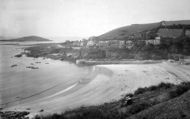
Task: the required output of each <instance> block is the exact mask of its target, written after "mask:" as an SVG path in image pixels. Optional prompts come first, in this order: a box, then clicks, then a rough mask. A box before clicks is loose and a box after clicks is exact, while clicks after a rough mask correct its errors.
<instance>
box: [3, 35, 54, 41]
mask: <svg viewBox="0 0 190 119" xmlns="http://www.w3.org/2000/svg"><path fill="white" fill-rule="evenodd" d="M0 41H8V42H31V41H35V42H38V41H51V40H49V39H46V38H42V37H39V36H26V37H21V38H16V39H8V40H0Z"/></svg>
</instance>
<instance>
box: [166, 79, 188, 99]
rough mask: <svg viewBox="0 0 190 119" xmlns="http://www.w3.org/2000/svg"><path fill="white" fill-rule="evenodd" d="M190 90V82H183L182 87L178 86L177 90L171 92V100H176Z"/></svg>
mask: <svg viewBox="0 0 190 119" xmlns="http://www.w3.org/2000/svg"><path fill="white" fill-rule="evenodd" d="M189 89H190V83H189V82H183V83H181V84H180V85H178V86H176V89H174V90H172V91H170V92H169V95H170V98H174V97H177V96H180V95H182V94H183V93H185V92H186V91H188V90H189Z"/></svg>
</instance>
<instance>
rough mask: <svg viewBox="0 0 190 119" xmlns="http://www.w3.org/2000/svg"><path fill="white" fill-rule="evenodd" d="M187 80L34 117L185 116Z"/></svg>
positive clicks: (189, 114) (189, 94)
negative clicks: (97, 103) (95, 104)
mask: <svg viewBox="0 0 190 119" xmlns="http://www.w3.org/2000/svg"><path fill="white" fill-rule="evenodd" d="M189 98H190V83H188V82H183V83H181V84H179V85H173V84H168V83H161V84H159V85H158V86H151V87H148V88H139V89H137V90H136V91H135V92H134V93H133V94H127V95H125V96H124V97H123V98H121V99H120V100H118V101H114V102H111V103H104V104H102V105H98V106H88V107H80V108H77V109H74V110H68V111H66V112H65V113H62V114H53V115H49V116H40V115H39V116H36V117H35V119H188V118H190V100H189Z"/></svg>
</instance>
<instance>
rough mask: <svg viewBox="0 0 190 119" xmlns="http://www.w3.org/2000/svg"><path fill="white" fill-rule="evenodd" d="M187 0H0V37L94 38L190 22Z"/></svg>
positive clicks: (189, 1) (189, 3) (189, 2)
mask: <svg viewBox="0 0 190 119" xmlns="http://www.w3.org/2000/svg"><path fill="white" fill-rule="evenodd" d="M189 5H190V0H0V36H17V37H18V36H26V35H39V36H43V37H49V36H80V37H86V36H94V35H100V34H103V33H105V32H107V31H109V30H112V29H114V28H118V27H121V26H125V25H129V24H135V23H149V22H157V21H161V20H179V19H186V20H187V19H190V7H189Z"/></svg>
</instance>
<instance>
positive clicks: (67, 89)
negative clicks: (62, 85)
mask: <svg viewBox="0 0 190 119" xmlns="http://www.w3.org/2000/svg"><path fill="white" fill-rule="evenodd" d="M77 85H78V83H75V84H73V85H71V86H69V87H68V88H66V89H63V90H62V91H59V92H57V93H55V94H53V95H50V96H48V97H46V99H48V98H52V97H55V96H58V95H60V94H62V93H65V92H67V91H69V90H71V89H72V88H74V87H76V86H77Z"/></svg>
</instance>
